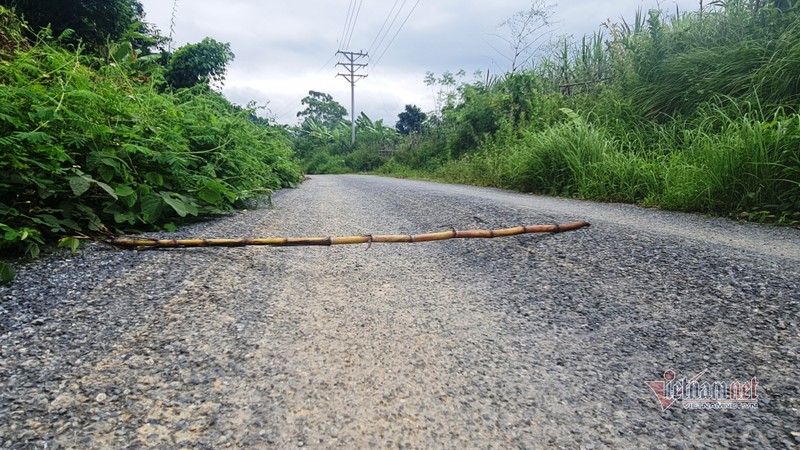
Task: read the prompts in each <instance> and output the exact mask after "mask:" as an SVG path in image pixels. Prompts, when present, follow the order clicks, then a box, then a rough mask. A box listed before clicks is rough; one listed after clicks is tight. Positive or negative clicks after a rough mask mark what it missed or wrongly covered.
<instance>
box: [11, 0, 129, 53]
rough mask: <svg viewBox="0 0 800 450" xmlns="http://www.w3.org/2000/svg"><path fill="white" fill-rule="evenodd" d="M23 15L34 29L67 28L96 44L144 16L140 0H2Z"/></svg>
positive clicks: (56, 31)
mask: <svg viewBox="0 0 800 450" xmlns="http://www.w3.org/2000/svg"><path fill="white" fill-rule="evenodd" d="M0 4H2V5H4V6H8V7H11V8H13V9H14V10H15V12H16V13H17V14H18V15H21V16H22V17H23V18H24V19H25V20H26V21H27V22H28V24H29V25H30V27H31V28H32V29H33V30H34V31H38V30H39V29H42V28H45V27H47V26H48V25H49V26H50V27H51V28H52V30H53V34H54V35H56V36H59V35H61V34H62V33H63V32H64V31H66V30H67V29H71V30H73V31H75V34H76V35H77V36H78V37H79V38H81V39H83V40H84V41H85V42H88V43H90V44H92V45H94V46H96V47H99V46H101V45H104V44H105V43H106V42H107V41H108V40H112V41H114V40H118V39H119V38H121V37H122V36H123V35H124V34H125V33H126V32H127V31H128V29H129V28H130V27H131V25H134V24H135V23H137V22H139V21H141V20H142V17H143V15H144V9H143V8H142V4H141V3H140V2H139V0H0Z"/></svg>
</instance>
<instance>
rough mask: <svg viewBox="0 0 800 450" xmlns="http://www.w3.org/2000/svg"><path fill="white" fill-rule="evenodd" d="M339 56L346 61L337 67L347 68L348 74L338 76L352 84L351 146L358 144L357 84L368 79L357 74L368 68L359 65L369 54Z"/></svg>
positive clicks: (351, 53) (341, 53) (345, 53)
mask: <svg viewBox="0 0 800 450" xmlns="http://www.w3.org/2000/svg"><path fill="white" fill-rule="evenodd" d="M336 54H337V55H344V58H345V60H346V61H344V62H340V63H338V64H336V65H337V66H342V67H344V68H345V70H346V71H347V73H340V74H338V75H337V76H340V77H343V78H344V79H345V80H347V81H349V82H350V117H351V119H350V121H351V125H352V128H353V137H352V140H351V141H350V145H355V144H356V82H357V81H358V80H360V79H362V78H366V77H367V75H358V74H356V72H358V71H359V70H361V69H363V68H364V67H367V64H363V63H358V61H359V60H361V58H366V57H367V54H366V53H364V52H363V51H362V52H358V53H354V52H343V51H337V52H336Z"/></svg>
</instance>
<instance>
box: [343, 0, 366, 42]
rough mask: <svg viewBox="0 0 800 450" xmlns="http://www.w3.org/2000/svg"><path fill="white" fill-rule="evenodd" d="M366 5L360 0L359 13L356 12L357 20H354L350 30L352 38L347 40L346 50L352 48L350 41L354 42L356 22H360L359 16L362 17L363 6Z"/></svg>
mask: <svg viewBox="0 0 800 450" xmlns="http://www.w3.org/2000/svg"><path fill="white" fill-rule="evenodd" d="M363 4H364V0H360V1H359V2H358V11H356V15H355V19H353V24H352V27H351V28H350V36H349V37H348V38H347V46H346V48H350V41H352V40H353V33H354V32H355V31H356V22H358V16H360V15H361V5H363Z"/></svg>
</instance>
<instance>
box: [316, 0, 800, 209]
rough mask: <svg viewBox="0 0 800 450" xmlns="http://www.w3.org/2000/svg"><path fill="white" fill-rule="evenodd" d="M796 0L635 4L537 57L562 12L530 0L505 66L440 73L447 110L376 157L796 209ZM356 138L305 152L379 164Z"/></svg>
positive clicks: (619, 195)
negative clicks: (690, 8)
mask: <svg viewBox="0 0 800 450" xmlns="http://www.w3.org/2000/svg"><path fill="white" fill-rule="evenodd" d="M798 3H800V2H795V1H788V0H774V1H751V0H727V1H715V2H711V3H710V4H706V5H704V6H702V9H701V10H698V11H694V12H684V11H669V12H664V11H655V10H653V11H648V12H643V11H638V12H637V13H636V15H635V17H634V18H633V19H632V20H631V21H621V22H620V23H611V22H609V23H606V24H603V26H602V27H601V29H600V31H598V32H597V33H595V34H593V35H589V36H585V37H583V38H582V39H580V40H578V41H574V40H571V39H560V40H556V41H555V42H553V43H551V45H550V52H549V53H547V55H548V56H547V57H545V58H539V59H536V58H532V59H528V58H526V57H525V54H524V52H522V51H521V49H526V48H528V47H530V45H528V44H533V41H535V39H536V38H537V37H538V35H537V34H535V33H536V32H538V31H539V30H541V29H543V28H544V27H545V26H546V25H547V24H548V20H549V15H548V14H547V11H546V10H543V9H541V8H539V9H536V8H532V9H531V11H529V12H522V13H520V15H519V16H515V17H516V18H517V21H516V22H514V20H515V18H512V19H509V22H507V24H509V25H510V26H509V29H510V30H511V33H510V34H508V35H507V37H504V38H503V40H504V41H505V42H506V43H508V44H509V48H510V49H511V50H513V51H512V52H511V53H510V54H509V56H508V59H509V62H510V67H511V69H510V70H509V72H508V73H506V74H504V75H502V76H490V75H488V74H485V73H476V74H475V76H474V78H473V79H472V80H471V81H466V80H465V78H467V75H466V74H465V72H464V71H459V72H457V73H450V72H447V73H444V74H441V75H438V76H437V75H435V74H431V73H429V74H428V75H427V77H426V80H425V81H426V82H427V84H428V85H429V86H430V87H431V89H432V93H433V96H434V99H435V101H436V110H435V111H432V112H430V114H428V116H427V118H426V119H425V120H424V123H423V124H422V126H421V128H420V129H418V130H414V131H413V132H411V133H408V135H406V136H404V137H403V138H402V140H401V141H400V142H399V144H392V145H393V146H392V149H393V153H392V154H393V156H392V157H391V158H384V160H385V163H383V164H381V165H380V167H379V168H378V169H377V170H376V171H377V172H378V173H382V174H389V175H394V176H403V177H415V178H426V179H434V180H439V181H446V182H456V183H468V184H474V185H481V186H498V187H503V188H510V189H517V190H521V191H526V192H535V193H543V194H551V195H561V196H569V197H578V198H586V199H597V200H603V201H620V202H630V203H637V204H643V205H648V206H658V207H663V208H669V209H676V210H688V211H699V212H705V213H713V214H723V215H732V216H737V217H740V218H747V219H750V220H756V221H771V222H794V223H796V222H797V221H800V115H799V114H798V112H799V111H800V21H798V12H800V5H798ZM534 4H535V5H536V2H534ZM526 18H528V19H531V20H529V21H527V22H526V21H525V20H524V19H526ZM525 23H528V24H533V25H532V26H531V28H528V29H524V28H521V27H520V26H519V24H525ZM520 61H522V63H524V64H522V63H521V62H520ZM398 129H401V127H400V124H398ZM344 147H346V145H345V146H344ZM344 147H343V149H342V150H340V151H339V152H340V154H341V155H343V157H342V158H339V160H342V161H344V163H343V165H333V164H331V165H313V164H309V162H310V161H314V160H313V158H306V159H305V161H306V164H307V168H308V169H309V170H311V171H314V170H317V171H320V172H326V171H331V172H340V171H344V170H351V171H353V170H355V171H359V170H370V169H374V167H371V166H357V165H352V164H347V163H346V161H347V160H348V159H347V158H348V157H349V156H350V154H349V153H348V151H347V150H346V149H345V148H344ZM360 149H361V150H360V152H361V153H360V156H359V159H369V158H377V156H376V155H378V153H377V148H376V149H373V150H372V153H371V154H370V153H367V152H366V150H364V147H360ZM369 155H371V156H369ZM376 162H381V161H380V160H377V159H376Z"/></svg>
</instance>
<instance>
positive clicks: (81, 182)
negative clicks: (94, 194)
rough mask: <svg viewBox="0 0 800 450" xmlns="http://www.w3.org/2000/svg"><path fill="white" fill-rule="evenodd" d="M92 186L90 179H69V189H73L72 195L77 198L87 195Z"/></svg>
mask: <svg viewBox="0 0 800 450" xmlns="http://www.w3.org/2000/svg"><path fill="white" fill-rule="evenodd" d="M91 185H92V184H91V182H90V179H86V178H85V177H70V178H69V187H70V188H72V193H73V194H75V196H76V197H80V196H81V195H83V194H85V193H86V191H88V190H89V188H90V187H91Z"/></svg>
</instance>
